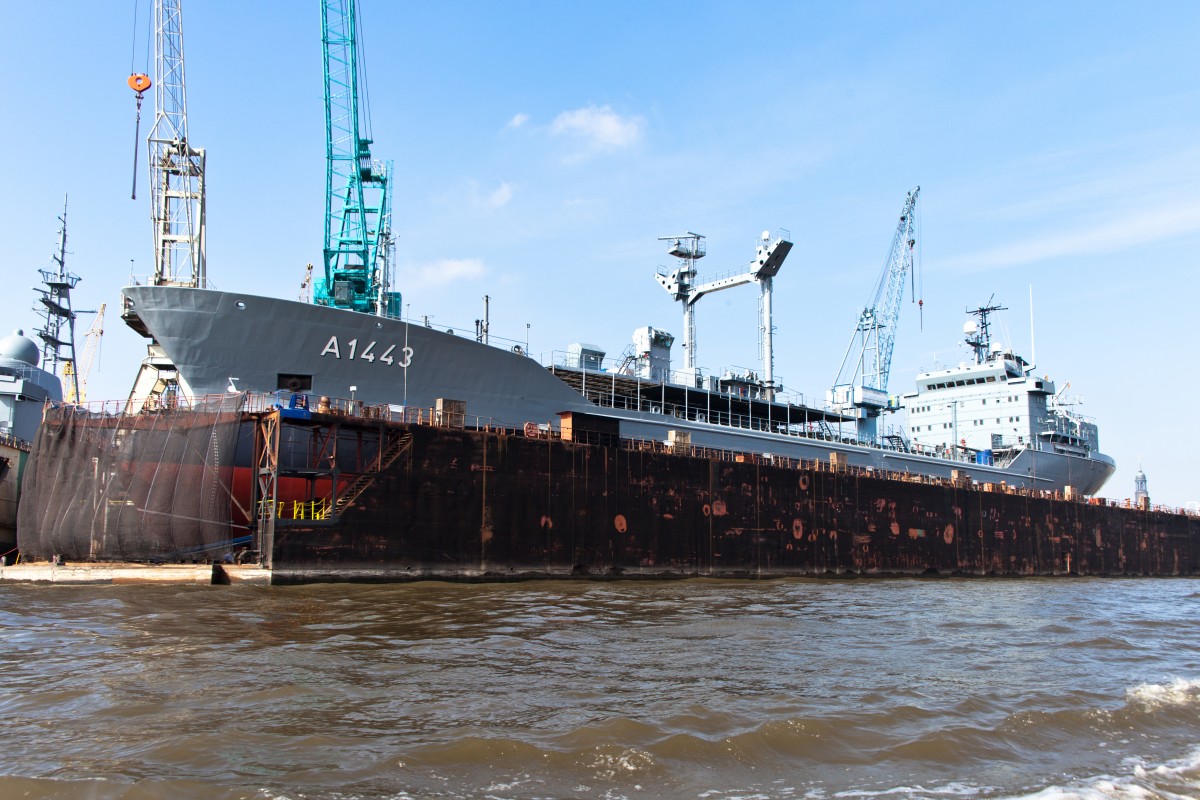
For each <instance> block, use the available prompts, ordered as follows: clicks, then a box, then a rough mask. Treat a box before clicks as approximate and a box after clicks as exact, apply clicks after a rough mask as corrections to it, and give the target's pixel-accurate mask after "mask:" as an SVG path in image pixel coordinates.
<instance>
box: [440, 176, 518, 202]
mask: <svg viewBox="0 0 1200 800" xmlns="http://www.w3.org/2000/svg"><path fill="white" fill-rule="evenodd" d="M464 191H465V194H466V200H467V202H469V203H470V204H471V205H473V206H476V207H478V208H486V209H495V208H501V207H503V206H506V205H508V201H509V200H512V198H513V187H512V184H510V183H508V182H507V181H502V182H501V183H500V185H499V186H497V187H496V188H495V189H492V190H490V191H489V190H487V189H484V188H483V187H481V186H480V185H479V182H478V181H467V182H466V188H465V190H464ZM459 198H461V195H460V196H459ZM459 198H454V199H455V201H456V202H457V201H458V200H459Z"/></svg>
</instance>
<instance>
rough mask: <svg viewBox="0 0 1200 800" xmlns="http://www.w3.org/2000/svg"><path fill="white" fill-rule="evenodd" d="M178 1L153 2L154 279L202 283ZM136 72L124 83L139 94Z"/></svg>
mask: <svg viewBox="0 0 1200 800" xmlns="http://www.w3.org/2000/svg"><path fill="white" fill-rule="evenodd" d="M179 4H180V0H155V2H154V81H153V83H154V126H153V127H152V128H151V129H150V135H149V136H148V137H147V139H146V144H147V149H148V152H149V158H150V217H151V220H152V221H153V224H154V284H155V285H156V286H192V287H199V288H204V287H205V286H206V285H207V273H206V267H205V225H204V149H203V148H197V147H192V145H191V143H190V142H189V141H188V129H187V91H186V87H185V83H184V74H183V14H182V12H181V10H180V5H179ZM138 77H140V78H145V76H131V78H130V84H129V85H130V87H131V88H133V89H134V91H135V92H138V94H139V98H140V95H141V91H144V90H145V89H146V88H148V87H147V86H146V85H145V84H146V83H148V81H137V82H135V80H134V78H138ZM135 84H136V85H135ZM139 85H140V86H142V87H143V88H142V89H141V91H139V89H138V86H139Z"/></svg>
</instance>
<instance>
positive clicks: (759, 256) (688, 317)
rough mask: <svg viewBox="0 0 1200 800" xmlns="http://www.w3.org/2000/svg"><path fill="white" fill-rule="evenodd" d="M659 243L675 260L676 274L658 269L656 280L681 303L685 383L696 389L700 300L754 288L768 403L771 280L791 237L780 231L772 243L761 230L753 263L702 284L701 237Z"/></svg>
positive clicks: (771, 369) (770, 391)
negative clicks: (699, 272)
mask: <svg viewBox="0 0 1200 800" xmlns="http://www.w3.org/2000/svg"><path fill="white" fill-rule="evenodd" d="M658 239H659V241H663V242H669V245H668V246H667V253H668V254H669V255H672V256H675V258H677V259H679V266H678V267H677V268H676V269H674V270H672V271H671V272H664V271H663V270H662V269H661V268H660V269H659V270H658V273H657V274H656V275H655V279H656V280H658V282H659V284H660V285H661V286H662V287H663V288H664V289H666V290H667V292H668V293H669V294H670V295H671V296H672V297H673V298H674V299H676V300H678V301H679V302H680V303H682V304H683V362H684V370H685V371H686V372H687V378H686V380H687V382H688V384H689V385H696V382H697V380H698V379H699V376H698V375H697V372H696V311H695V305H696V303H697V302H698V301H699V300H700V298H701V297H704V295H706V294H711V293H712V292H717V291H720V290H722V289H732V288H733V287H735V286H744V285H745V284H747V283H757V284H759V286H760V288H761V299H760V302H759V341H760V343H761V344H762V349H761V355H762V362H763V393H764V396H765V397H766V399H768V400H770V399H773V398H774V396H775V389H776V386H775V377H774V368H775V356H774V352H773V348H772V343H773V340H774V326H773V324H772V320H771V289H772V283H773V282H774V281H773V279H774V277H775V276H776V275H777V274H778V273H779V270H780V268H781V267H783V261H784V259H786V258H787V255H788V253H790V252H791V250H792V242H791V234H790V233H789V232H788V231H785V230H780V231H779V232H778V233H777V234H776V235H775V236H774V238H772V236H771V232H770V231H763V234H762V238H761V239H760V240H759V241H758V242H757V243H756V247H755V253H754V260H753V261H752V262H750V264H749V266H747V267H739V268H737V269H734V270H732V271H730V272H726V273H723V274H721V275H717V276H715V277H712V278H710V279H709V280H707V281H705V282H703V283H697V282H696V261H697V260H698V259H700V258H703V257H704V255H705V252H706V250H705V244H704V236H703V235H702V234H699V233H693V232H691V231H688V232H687V233H686V234H681V235H679V236H660V237H658Z"/></svg>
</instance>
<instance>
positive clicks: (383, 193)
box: [313, 0, 400, 317]
mask: <svg viewBox="0 0 1200 800" xmlns="http://www.w3.org/2000/svg"><path fill="white" fill-rule="evenodd" d="M321 31H322V43H323V48H324V53H325V154H326V171H325V173H326V187H325V272H324V275H323V276H322V277H320V278H319V279H318V280H317V281H316V285H315V286H314V291H313V301H314V302H315V303H318V304H320V305H326V306H336V307H338V308H348V309H352V310H354V311H364V312H368V313H374V314H378V315H380V316H393V317H396V316H399V315H400V294H399V293H398V292H393V291H391V280H392V278H391V270H392V257H391V247H392V236H391V217H392V205H391V203H392V200H391V193H390V192H389V188H390V181H391V174H392V164H391V162H390V161H389V162H387V163H384V162H380V161H376V160H375V159H373V158H372V157H371V144H372V139H371V138H370V132H369V130H367V129H368V127H369V122H370V120H369V115H368V114H367V113H366V91H365V85H366V82H365V80H363V76H362V75H361V74H360V71H359V67H358V62H359V58H358V55H359V48H360V47H361V30H360V26H359V23H358V15H357V13H356V10H355V0H321ZM360 80H362V84H361V86H360Z"/></svg>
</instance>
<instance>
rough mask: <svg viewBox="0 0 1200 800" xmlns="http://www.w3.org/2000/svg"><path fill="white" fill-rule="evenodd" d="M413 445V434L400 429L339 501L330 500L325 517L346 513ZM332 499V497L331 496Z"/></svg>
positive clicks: (347, 488)
mask: <svg viewBox="0 0 1200 800" xmlns="http://www.w3.org/2000/svg"><path fill="white" fill-rule="evenodd" d="M411 445H412V434H411V433H409V432H408V431H406V430H405V431H399V432H397V433H396V435H395V436H393V437H392V438H391V440H390V441H389V442H388V444H387V447H386V448H384V449H383V451H382V452H381V453H380V454H379V458H378V460H377V461H376V462H375V465H374V466H373V467H372V468H371V469H369V470H366V471H364V472H362V473H360V474H359V476H358V477H357V478H355V480H354V483H352V484H350V485H349V486H348V487H346V490H345V492H343V493H342V495H341V496H340V497H338V498H337V502H336V503H333V502H330V503H329V504H328V506H327V507H326V511H325V519H336V518H338V517H340V516H341V515H342V514H343V513H345V511H346V509H348V508H349V507H350V506H351V505H353V504H354V501H355V500H357V499H358V498H359V497H361V496H362V494H363V492H365V491H366V490H367V489H369V488H371V485H372V484H374V483H375V479H376V478H378V477H379V474H380V473H381V472H383V471H384V470H385V469H387V468H388V467H390V466H391V465H392V464H394V463H396V460H397V459H399V458H400V456H402V455H404V453H405V452H406V451H407V450H408V448H409V447H410V446H411ZM330 499H331V500H332V498H330Z"/></svg>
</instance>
